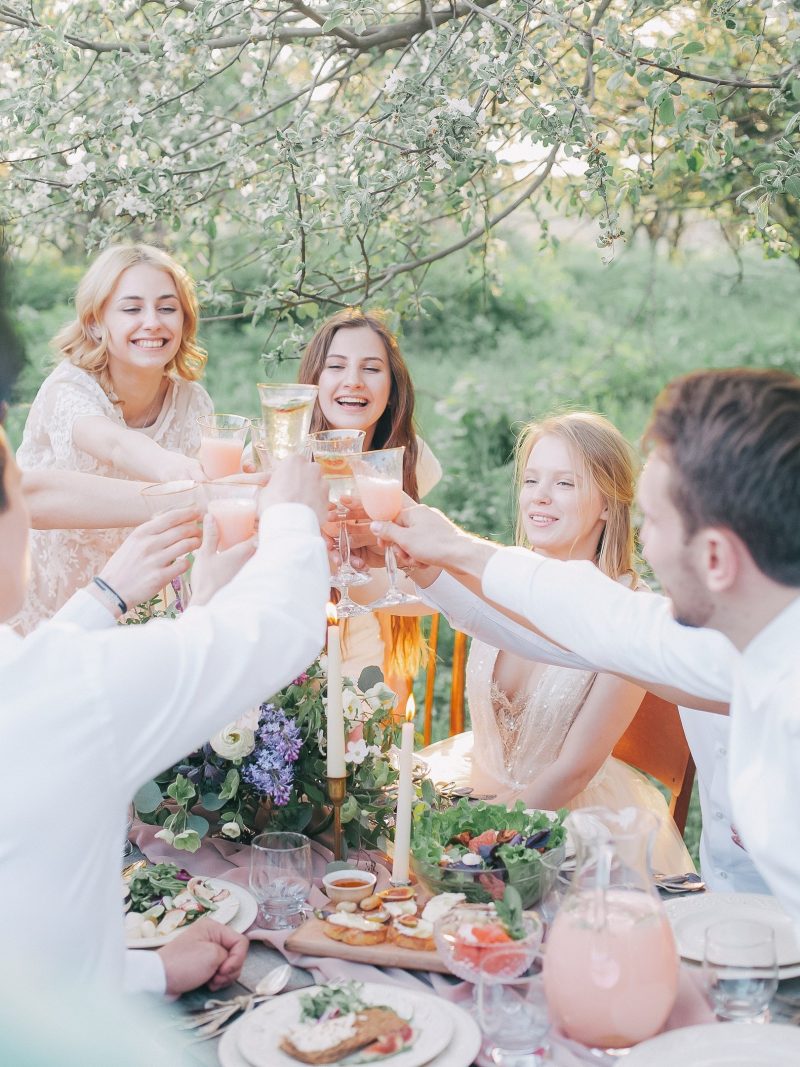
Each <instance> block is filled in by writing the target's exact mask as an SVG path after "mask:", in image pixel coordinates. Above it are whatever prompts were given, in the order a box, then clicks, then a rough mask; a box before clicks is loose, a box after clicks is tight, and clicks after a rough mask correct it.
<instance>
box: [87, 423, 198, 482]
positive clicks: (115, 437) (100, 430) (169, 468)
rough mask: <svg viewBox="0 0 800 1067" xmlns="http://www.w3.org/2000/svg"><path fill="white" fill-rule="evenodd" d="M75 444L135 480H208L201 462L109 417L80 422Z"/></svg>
mask: <svg viewBox="0 0 800 1067" xmlns="http://www.w3.org/2000/svg"><path fill="white" fill-rule="evenodd" d="M72 440H73V443H74V444H75V447H76V448H79V449H81V450H82V451H84V452H88V453H89V455H90V456H94V457H95V459H99V460H103V461H105V462H106V463H111V464H112V465H113V466H114V467H115V468H116V469H117V470H120V471H122V472H123V473H124V474H127V475H128V476H129V477H131V478H142V479H145V480H147V481H151V482H168V481H172V480H173V479H181V478H191V479H194V480H195V481H202V480H203V479H204V478H205V474H204V472H203V468H202V466H201V465H200V462H199V461H198V460H196V459H190V458H189V457H188V456H184V455H181V453H179V452H170V451H168V450H167V449H166V448H162V447H161V445H159V444H156V442H155V441H151V440H150V438H149V437H147V436H145V434H141V433H136V432H135V431H134V430H131V429H129V428H128V427H127V426H118V425H117V423H115V422H112V421H111V419H109V418H106V417H105V415H84V416H83V417H81V418H79V419H76V420H75V425H74V426H73V430H72Z"/></svg>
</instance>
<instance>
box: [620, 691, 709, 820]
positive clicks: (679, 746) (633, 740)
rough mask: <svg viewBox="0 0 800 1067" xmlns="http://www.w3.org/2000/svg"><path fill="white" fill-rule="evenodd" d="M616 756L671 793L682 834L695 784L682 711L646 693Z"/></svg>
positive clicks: (672, 805)
mask: <svg viewBox="0 0 800 1067" xmlns="http://www.w3.org/2000/svg"><path fill="white" fill-rule="evenodd" d="M612 755H613V756H616V758H617V759H619V760H622V761H623V762H624V763H630V764H631V766H632V767H636V768H638V770H640V771H644V772H645V774H649V775H651V776H652V777H653V778H655V779H657V780H658V781H659V782H661V783H662V784H663V785H665V786H666V787H667V789H668V790H669V791H670V793H671V794H672V799H671V801H670V804H669V811H670V815H671V816H672V818H673V819H674V820H675V825H676V826H677V827H678V830H679V832H680V833H681V834H683V832H684V830H685V829H686V816H687V815H688V813H689V801H690V800H691V798H692V785H693V784H694V760H693V759H692V754H691V752H690V750H689V745H688V744H687V741H686V737H685V735H684V733H683V726H682V724H681V718H680V714H679V713H678V708H677V706H676V705H675V704H670V703H669V702H668V701H666V700H662V699H661V697H657V696H656V695H655V694H654V693H645V696H644V700H643V701H642V703H641V705H640V706H639V710H638V711H637V712H636V714H635V715H634V717H633V720H632V721H631V724H630V726H629V727H628V729H627V730H626V731H625V733H624V734H623V735H622V737H621V738H620V739H619V741H617V743H616V745H615V746H614V750H613V752H612Z"/></svg>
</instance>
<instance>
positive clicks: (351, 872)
mask: <svg viewBox="0 0 800 1067" xmlns="http://www.w3.org/2000/svg"><path fill="white" fill-rule="evenodd" d="M376 881H377V879H376V877H375V875H374V874H371V873H370V872H369V871H359V870H355V869H354V868H353V869H344V870H341V871H331V873H330V874H326V875H325V877H324V878H323V879H322V885H323V888H324V889H325V892H326V893H327V894H328V899H329V900H332V901H333V902H334V904H339V903H340V902H341V901H343V900H352V901H353V902H354V903H358V901H359V900H363V899H364V898H365V897H369V896H371V895H372V894H373V893H374V892H375V882H376Z"/></svg>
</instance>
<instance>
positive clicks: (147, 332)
mask: <svg viewBox="0 0 800 1067" xmlns="http://www.w3.org/2000/svg"><path fill="white" fill-rule="evenodd" d="M75 310H76V318H75V320H74V321H73V322H71V323H70V324H69V325H68V326H66V327H65V328H64V329H63V330H61V332H60V333H59V334H58V335H57V336H56V337H55V338H54V341H53V344H54V347H55V349H56V354H57V358H58V359H59V362H58V365H57V366H56V368H55V370H54V371H53V372H52V373H51V374H50V375H49V376H48V377H47V378H46V379H45V381H44V383H43V384H42V386H41V388H40V389H39V392H38V393H37V395H36V398H35V400H34V402H33V404H32V406H31V410H30V413H29V415H28V419H27V422H26V424H25V430H24V434H23V438H22V444H21V446H20V449H19V451H18V453H17V460H18V462H19V465H20V466H21V467H22V468H23V470H37V469H38V470H44V469H49V470H58V471H62V472H67V471H69V472H74V471H78V472H84V473H89V474H94V475H100V476H104V477H106V478H115V479H133V480H140V481H142V482H155V481H169V480H172V479H184V478H202V477H203V473H202V468H201V466H200V463H199V462H198V460H197V459H195V458H194V456H195V455H196V454H197V452H198V450H199V447H200V434H199V429H198V425H197V417H198V415H203V414H208V413H210V412H212V411H213V404H212V402H211V398H210V397H209V395H208V393H207V392H206V391H205V389H203V387H202V386H201V385H200V384H199V382H198V379H199V378H200V377H201V375H202V373H203V368H204V366H205V363H206V354H205V352H204V351H203V350H202V349H201V348H200V347H199V346H198V344H197V338H196V331H197V315H198V307H197V299H196V296H195V291H194V284H193V282H192V280H191V278H190V277H189V275H188V274H187V273H186V271H185V270H184V269H183V268H182V267H181V266H180V265H179V264H178V263H176V262H175V260H174V259H172V257H171V256H169V255H168V254H167V253H166V252H163V251H161V249H158V248H153V247H151V246H149V245H119V246H115V247H111V248H108V249H107V250H106V251H105V252H103V253H102V254H101V255H100V256H99V257H98V258H97V259H96V260H95V261H94V263H93V264H92V265H91V267H90V268H89V270H88V271H87V272H86V274H85V275H84V277H83V279H82V281H81V283H80V285H79V286H78V291H77V294H76V299H75ZM140 518H141V515H140V514H138V513H137V514H136V515H132V516H131V524H134V523H135V522H137V521H139V520H140ZM126 533H127V531H126V530H125V529H123V528H116V529H75V530H68V529H49V530H35V531H33V532H32V535H31V560H32V576H31V582H30V586H29V590H28V595H27V598H26V602H25V605H24V608H23V610H22V613H21V615H20V616H19V617H18V619H17V620H16V626H17V628H18V629H19V630H21V631H22V632H23V633H27V632H28V631H29V630H31V629H32V628H33V627H34V626H35V625H36V624H37V623H38V622H39V621H41V620H42V619H44V618H47V617H49V616H50V615H52V614H53V613H54V612H55V611H57V610H58V608H59V607H60V606H61V605H62V604H63V603H64V602H65V601H66V600H67V599H68V598H69V597H70V596H71V594H72V593H73V592H74V591H75V590H76V589H78V588H80V587H81V586H83V585H85V584H86V582H87V581H90V580H91V578H92V577H93V576H94V575H95V574H97V573H98V571H99V570H101V569H102V566H103V565H104V563H105V562H106V560H107V559H108V558H109V557H110V556H111V554H112V553H113V552H114V551H115V550H116V549H117V548H118V547H119V545H120V544H121V543H122V541H123V540H124V538H125V536H126Z"/></svg>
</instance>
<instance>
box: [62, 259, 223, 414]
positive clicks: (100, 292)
mask: <svg viewBox="0 0 800 1067" xmlns="http://www.w3.org/2000/svg"><path fill="white" fill-rule="evenodd" d="M139 263H143V264H145V265H146V266H148V267H155V269H156V270H163V271H164V272H165V273H166V274H169V276H170V277H171V278H172V280H173V282H174V283H175V289H176V291H177V294H178V299H179V301H180V304H181V307H182V309H183V331H182V335H181V344H180V348H179V349H178V352H177V354H176V356H175V358H174V359H173V360H172V362H171V363H169V364H168V365H167V366H166V367H165V368H164V373H165V374H170V375H172V376H176V377H178V378H185V379H186V380H187V381H190V382H195V381H197V380H198V379H199V378H201V377H202V375H203V369H204V368H205V365H206V360H207V358H208V357H207V355H206V353H205V351H204V350H203V349H202V348H200V346H199V345H198V343H197V318H198V314H199V308H198V304H197V296H196V294H195V288H194V282H193V281H192V279H191V277H190V275H189V274H188V273H187V272H186V271H185V270H184V268H183V267H182V266H181V265H180V264H179V263H178V262H177V261H176V260H174V259H173V258H172V256H170V255H169V254H168V253H167V252H164V251H162V249H160V248H155V247H154V246H153V245H143V244H139V245H112V246H111V247H110V248H107V249H106V250H105V252H102V253H101V254H100V255H99V256H98V257H97V259H96V260H95V261H94V262H93V263H92V265H91V266H90V267H89V269H88V270H87V271H86V273H85V274H84V276H83V278H81V281H80V284H79V285H78V291H77V293H76V294H75V311H76V318H75V319H74V320H73V321H72V322H70V323H69V324H68V325H67V326H64V327H63V328H62V329H61V330H60V331H59V332H58V333H57V334H56V336H55V337H54V338H53V347H54V348H55V350H56V355H57V357H58V358H60V359H68V360H69V361H70V362H71V363H74V364H75V366H76V367H81V368H82V369H83V370H85V371H88V372H89V373H90V374H92V375H94V377H95V378H97V380H98V382H99V383H100V386H101V388H102V389H103V390H104V392H105V393H106V394H107V395H108V396H109V397H110V398H111V399H112V400H114V401H115V402H116V397H115V395H114V389H113V386H112V384H111V377H110V375H109V373H108V337H107V336H106V331H105V329H104V328H103V321H102V316H103V309H104V307H105V305H106V302H107V300H108V298H109V297H110V296H111V294H112V293H113V291H114V287H115V286H116V284H117V282H118V281H119V279H120V276H121V275H122V273H123V272H124V271H126V270H127V269H128V268H129V267H135V266H137V265H138V264H139ZM98 329H99V336H98V335H97V331H98Z"/></svg>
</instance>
